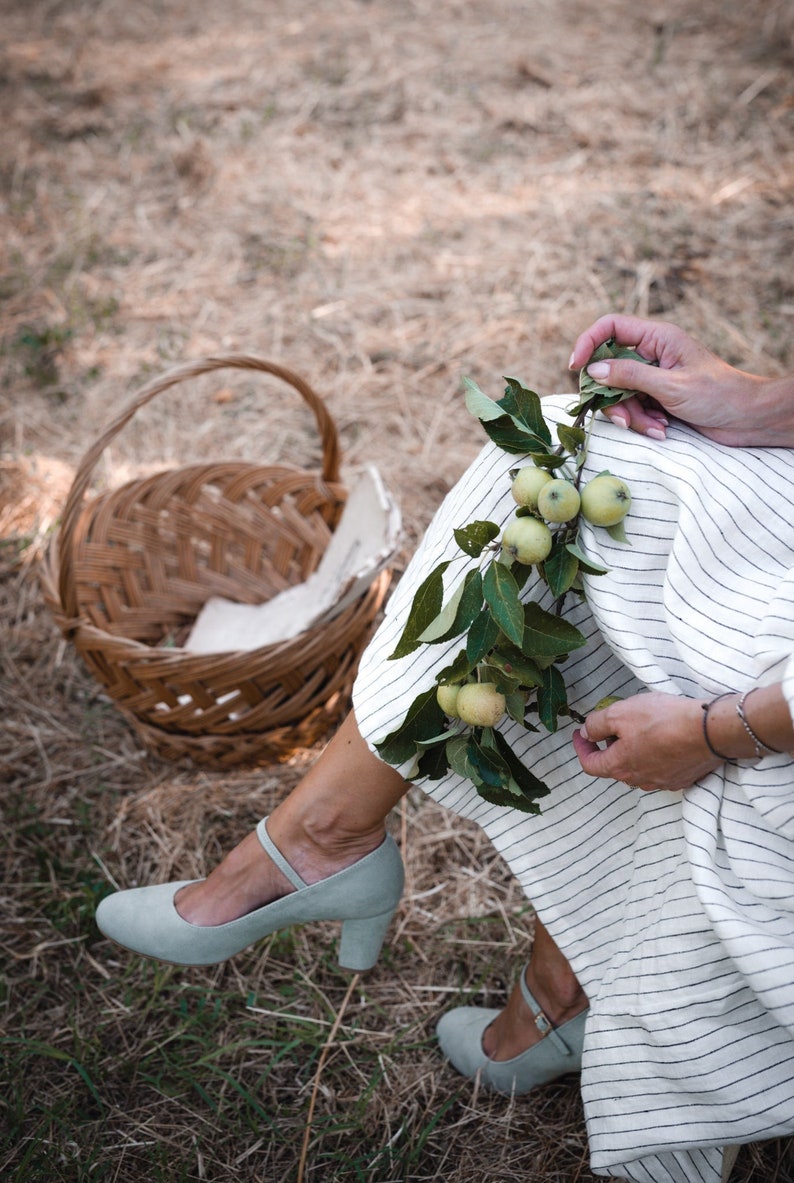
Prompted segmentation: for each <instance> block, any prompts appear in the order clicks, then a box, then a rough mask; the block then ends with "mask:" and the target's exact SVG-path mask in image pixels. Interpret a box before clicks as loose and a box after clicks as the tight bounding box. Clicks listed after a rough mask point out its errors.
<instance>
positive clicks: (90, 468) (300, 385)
mask: <svg viewBox="0 0 794 1183" xmlns="http://www.w3.org/2000/svg"><path fill="white" fill-rule="evenodd" d="M226 368H233V369H238V370H255V371H259V372H261V373H265V374H272V375H273V376H274V377H276V378H280V379H281V380H282V381H283V382H286V383H287V385H288V386H292V387H294V389H295V390H297V391H298V393H299V394H300V395H301V397H302V398H303V400H304V402H305V403H306V404H307V405H308V407H309V408H310V410H311V411H312V412H313V413H314V418H315V420H316V423H317V428H318V431H319V433H320V439H321V441H322V446H323V463H322V476H323V480H324V481H326V482H327V483H328V484H334V483H335V482H337V481H338V480H339V465H340V448H339V435H338V433H337V430H336V424H335V423H334V421H333V419H332V418H331V414H330V412H329V411H328V408H327V407H326V405H325V402H324V401H323V399H322V398H320V396H319V395H318V394H316V393H315V391H314V390H312V388H311V386H309V384H308V382H305V381H304V380H303V378H301V377H299V375H298V374H295V373H293V371H292V370H289V369H287V368H286V366H280V365H277V364H276V363H275V362H271V361H266V360H265V358H263V357H258V356H257V355H256V354H250V353H219V354H214V355H213V356H211V357H205V358H200V359H198V360H197V361H194V362H184V363H183V364H182V365H179V366H176V367H174V369H172V370H168V371H167V372H166V373H165V374H162V375H161V376H160V377H159V378H155V379H153V380H152V381H151V382H148V383H147V384H146V385H145V386H143V387H141V389H140V390H139V391H138V392H137V394H136V395H135V396H134V397H133V399H132V400H131V401H130V402H129V403H128V405H127V406H126V407H125V408H124V410H122V411H121V413H120V414H119V415H117V416H116V418H115V419H114V420H113V421H112V423H110V424H109V425H108V426H107V428H106V429H105V431H104V432H103V433H102V435H101V436H100V437H99V439H98V440H97V441H96V443H94V444H92V446H91V447H90V448H89V449H88V451H87V452H86V454H85V456H84V457H83V459H82V460H81V461H80V465H79V466H78V469H77V472H76V473H75V477H74V481H73V482H72V487H71V489H70V490H69V495H68V497H67V499H66V504H65V506H64V510H63V514H62V517H61V527H60V530H59V542H58V550H59V555H60V574H59V580H58V584H59V592H60V597H61V604H63V605H64V607H66V608H67V610H68V612H69V614H70V615H72V616H73V615H74V614H75V611H76V608H75V605H74V604H73V603H71V601H72V596H71V595H70V593H69V588H70V587H71V585H72V580H71V566H72V535H73V534H74V531H75V529H76V526H77V519H78V516H79V511H80V508H81V506H82V502H83V496H84V494H85V491H86V489H87V488H88V486H89V484H90V483H91V477H92V475H93V472H94V468H95V467H96V464H97V462H98V460H99V458H100V456H101V455H102V453H103V452H104V451H105V448H107V446H108V444H110V443H111V442H112V440H113V439H115V437H116V436H117V435H118V433H119V432H120V431H121V429H122V428H123V427H125V426H126V425H127V424H128V423H129V421H130V419H132V417H133V415H135V413H136V412H137V411H139V410H140V409H141V407H144V406H145V405H146V403H148V402H151V400H152V399H153V398H155V397H156V396H157V395H158V394H162V393H163V391H165V390H169V389H170V388H171V387H172V386H176V385H177V384H178V383H180V382H185V381H187V380H189V379H191V378H198V377H200V376H201V375H202V374H209V373H212V372H213V371H214V370H221V369H226Z"/></svg>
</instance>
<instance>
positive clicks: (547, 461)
mask: <svg viewBox="0 0 794 1183" xmlns="http://www.w3.org/2000/svg"><path fill="white" fill-rule="evenodd" d="M527 456H528V457H529V459H530V460H532V461H533V462H534V463H535V464H537V466H538V468H546V469H548V470H549V471H551V472H553V471H554V469H555V468H562V466H563V465H564V464H567V463H568V461H567V460H566V458H565V457H564V456H558V455H557V453H556V452H527Z"/></svg>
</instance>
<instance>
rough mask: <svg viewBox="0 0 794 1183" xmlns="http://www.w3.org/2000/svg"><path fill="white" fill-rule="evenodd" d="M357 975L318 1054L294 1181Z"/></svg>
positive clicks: (300, 1178) (300, 1181)
mask: <svg viewBox="0 0 794 1183" xmlns="http://www.w3.org/2000/svg"><path fill="white" fill-rule="evenodd" d="M359 977H360V974H354V975H353V977H352V978H351V979H350V985H349V986H348V988H347V993H346V994H345V996H344V998H343V999H342V1005H341V1006H340V1007H339V1011H338V1013H337V1016H336V1019H335V1020H334V1025H333V1027H332V1028H331V1031H330V1033H329V1035H328V1039H327V1040H326V1041H325V1046H324V1048H323V1050H322V1053H321V1054H320V1062H319V1064H318V1065H317V1072H316V1073H315V1076H314V1086H313V1087H312V1095H311V1099H310V1101H309V1112H308V1115H307V1117H306V1129H305V1130H304V1131H303V1146H302V1147H301V1156H300V1162H299V1163H298V1177H297V1180H296V1183H303V1172H304V1171H305V1169H306V1158H307V1155H308V1153H309V1138H310V1137H311V1132H312V1118H313V1116H314V1106H315V1103H316V1101H317V1094H318V1092H319V1091H320V1077H321V1076H322V1074H323V1068H324V1067H325V1061H326V1060H327V1059H328V1053H329V1052H330V1050H331V1046H332V1044H333V1042H334V1040H335V1039H336V1033H337V1031H338V1030H339V1028H340V1026H341V1023H342V1018H343V1016H344V1013H345V1010H346V1009H347V1004H348V1002H349V1001H350V998H351V995H352V993H353V991H354V990H355V988H356V986H357V985H358V979H359Z"/></svg>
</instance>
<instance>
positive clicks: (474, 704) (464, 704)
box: [458, 682, 507, 727]
mask: <svg viewBox="0 0 794 1183" xmlns="http://www.w3.org/2000/svg"><path fill="white" fill-rule="evenodd" d="M506 709H507V703H506V702H505V696H504V694H502V693H500V691H499V690H497V689H496V687H495V686H494V684H493V682H467V683H466V684H465V686H461V688H460V693H459V694H458V716H459V718H461V719H462V720H463V722H464V723H469V724H470V725H471V726H472V727H495V726H496V724H497V723H498V722H499V720H500V719H501V718H503V717H504V713H505V711H506Z"/></svg>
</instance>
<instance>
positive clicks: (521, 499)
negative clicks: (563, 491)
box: [511, 464, 551, 509]
mask: <svg viewBox="0 0 794 1183" xmlns="http://www.w3.org/2000/svg"><path fill="white" fill-rule="evenodd" d="M550 480H551V473H550V472H548V471H547V470H546V469H545V468H538V466H537V465H536V464H526V465H525V466H524V467H523V468H519V470H518V472H517V473H516V475H515V477H514V478H513V484H512V487H511V492H512V494H513V500H514V501H517V502H518V504H519V505H526V506H528V507H529V508H530V509H537V507H538V494H539V493H540V491H541V489H542V488H543V486H544V485H547V484H548V483H549V481H550Z"/></svg>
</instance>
